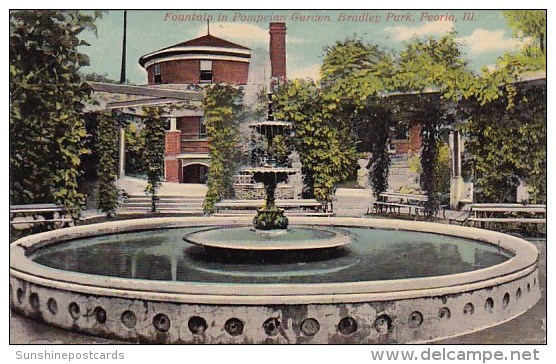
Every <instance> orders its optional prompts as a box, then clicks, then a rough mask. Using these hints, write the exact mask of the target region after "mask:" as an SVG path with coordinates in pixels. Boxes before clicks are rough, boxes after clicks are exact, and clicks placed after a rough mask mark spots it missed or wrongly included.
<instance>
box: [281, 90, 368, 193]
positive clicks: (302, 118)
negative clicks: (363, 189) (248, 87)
mask: <svg viewBox="0 0 556 364" xmlns="http://www.w3.org/2000/svg"><path fill="white" fill-rule="evenodd" d="M273 100H274V105H275V110H276V112H275V115H276V117H277V118H278V119H280V120H288V121H291V122H292V123H293V132H294V134H295V141H294V145H295V150H296V151H297V152H298V153H299V157H300V160H301V164H302V173H303V181H304V190H303V197H304V198H317V199H319V200H320V201H328V202H329V201H331V198H332V194H333V191H334V187H335V186H336V185H337V184H338V183H339V182H341V181H344V180H346V179H347V178H348V177H349V175H350V174H351V173H352V172H353V160H354V159H355V158H354V156H356V155H357V154H356V149H355V146H354V144H350V145H346V144H342V142H341V137H340V132H339V130H338V128H337V126H336V125H335V124H334V122H333V121H332V120H330V119H329V118H327V117H326V114H325V111H324V101H323V95H322V90H321V89H320V88H319V87H317V85H316V84H315V83H314V82H313V81H311V80H293V81H288V82H287V83H285V84H284V85H281V86H279V87H278V88H277V89H276V92H275V93H274V97H273Z"/></svg>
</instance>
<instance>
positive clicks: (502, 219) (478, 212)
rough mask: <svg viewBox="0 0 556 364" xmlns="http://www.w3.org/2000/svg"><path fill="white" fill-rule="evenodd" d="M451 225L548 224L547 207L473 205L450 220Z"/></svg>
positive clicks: (495, 204) (501, 204)
mask: <svg viewBox="0 0 556 364" xmlns="http://www.w3.org/2000/svg"><path fill="white" fill-rule="evenodd" d="M449 222H450V223H461V224H462V225H467V226H478V227H483V228H487V227H492V225H493V224H504V225H508V224H518V225H520V224H532V225H535V226H538V225H541V224H546V205H524V204H518V203H509V204H506V203H487V204H471V205H468V206H466V208H465V211H464V212H463V213H462V214H460V215H459V216H456V217H455V218H451V219H449Z"/></svg>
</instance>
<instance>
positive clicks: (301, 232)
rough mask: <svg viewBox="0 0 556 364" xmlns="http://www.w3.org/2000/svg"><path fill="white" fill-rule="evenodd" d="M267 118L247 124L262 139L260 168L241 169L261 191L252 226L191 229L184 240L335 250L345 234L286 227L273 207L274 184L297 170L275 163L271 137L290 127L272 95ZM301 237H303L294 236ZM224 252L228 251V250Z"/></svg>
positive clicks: (245, 247)
mask: <svg viewBox="0 0 556 364" xmlns="http://www.w3.org/2000/svg"><path fill="white" fill-rule="evenodd" d="M268 96H269V102H268V120H266V121H258V122H253V123H251V124H249V127H250V128H252V129H253V130H256V131H257V132H258V133H259V134H261V135H263V136H264V137H265V138H266V161H265V162H264V164H263V165H262V166H260V167H252V168H244V169H243V172H244V173H248V174H251V175H252V176H253V179H254V181H255V182H257V183H262V184H263V185H264V190H265V202H264V205H263V206H262V207H261V208H260V209H259V210H257V215H256V216H255V217H254V218H253V228H249V227H231V228H219V229H207V230H203V231H198V232H193V233H191V234H188V235H187V236H185V237H184V240H185V241H187V242H188V243H192V244H196V245H202V246H204V247H206V248H208V249H211V248H218V249H229V250H233V251H234V252H235V253H237V251H244V252H245V251H251V252H255V251H259V252H272V251H281V252H282V253H284V252H291V251H296V252H299V251H301V250H313V251H314V250H317V249H335V248H339V247H340V246H343V245H346V244H349V243H350V237H349V233H347V232H346V231H341V230H338V229H332V228H322V227H321V228H302V229H299V228H294V229H288V218H287V217H286V216H284V210H283V209H280V208H279V207H278V206H276V203H275V197H274V193H275V191H276V186H277V185H278V183H281V182H286V181H287V180H288V176H289V175H292V174H296V173H299V170H297V169H295V168H289V167H285V166H277V163H276V157H275V152H274V138H275V137H276V136H277V135H286V133H287V132H288V131H289V130H290V129H291V128H292V124H291V123H290V122H288V121H279V120H274V116H273V111H272V94H269V95H268ZM299 236H302V237H303V239H294V237H299ZM227 253H230V252H229V251H228V252H227Z"/></svg>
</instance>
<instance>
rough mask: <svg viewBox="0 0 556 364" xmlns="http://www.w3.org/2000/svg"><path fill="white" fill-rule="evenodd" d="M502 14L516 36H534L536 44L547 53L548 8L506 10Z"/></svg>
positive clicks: (521, 37)
mask: <svg viewBox="0 0 556 364" xmlns="http://www.w3.org/2000/svg"><path fill="white" fill-rule="evenodd" d="M502 15H503V16H504V18H506V20H507V21H508V24H509V26H510V27H512V28H513V29H514V35H515V36H516V37H518V38H520V39H523V38H525V37H530V38H532V40H533V42H534V46H536V47H538V48H539V49H540V51H541V52H542V53H543V54H546V10H505V11H502Z"/></svg>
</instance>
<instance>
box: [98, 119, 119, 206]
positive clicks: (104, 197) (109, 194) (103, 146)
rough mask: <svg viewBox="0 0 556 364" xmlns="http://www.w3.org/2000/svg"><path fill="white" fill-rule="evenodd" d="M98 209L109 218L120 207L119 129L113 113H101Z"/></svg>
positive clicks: (99, 122)
mask: <svg viewBox="0 0 556 364" xmlns="http://www.w3.org/2000/svg"><path fill="white" fill-rule="evenodd" d="M97 121H98V124H99V127H98V128H99V135H98V136H99V138H98V146H97V148H98V155H99V163H98V185H99V194H98V208H99V209H100V210H102V211H103V212H105V213H106V214H107V215H108V216H111V215H113V214H114V212H115V210H116V208H117V207H118V190H117V188H116V177H117V175H116V170H117V168H118V127H117V124H116V122H115V121H114V119H113V117H112V114H111V113H99V114H98V117H97Z"/></svg>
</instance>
